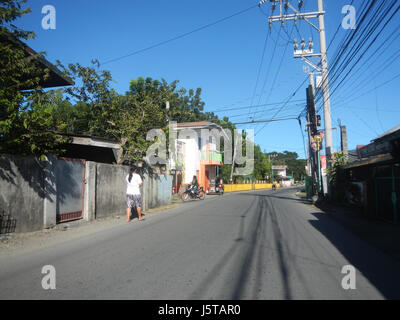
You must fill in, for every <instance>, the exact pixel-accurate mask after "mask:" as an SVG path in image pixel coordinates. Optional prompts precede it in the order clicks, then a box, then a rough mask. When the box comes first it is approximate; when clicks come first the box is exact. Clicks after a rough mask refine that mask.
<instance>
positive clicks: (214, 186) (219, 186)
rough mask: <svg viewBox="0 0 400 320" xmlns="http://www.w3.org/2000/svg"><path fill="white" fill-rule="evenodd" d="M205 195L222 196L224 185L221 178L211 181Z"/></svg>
mask: <svg viewBox="0 0 400 320" xmlns="http://www.w3.org/2000/svg"><path fill="white" fill-rule="evenodd" d="M207 194H219V195H223V194H224V183H223V180H222V178H220V179H218V178H217V179H211V181H210V187H209V188H208V189H207Z"/></svg>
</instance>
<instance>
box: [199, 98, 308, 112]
mask: <svg viewBox="0 0 400 320" xmlns="http://www.w3.org/2000/svg"><path fill="white" fill-rule="evenodd" d="M285 102H286V100H285V101H280V102H271V103H265V104H259V105H254V106H253V107H264V106H276V105H281V104H282V103H285ZM292 102H293V103H294V102H304V99H298V100H292ZM249 107H251V105H248V106H241V107H236V108H229V109H219V110H212V111H205V112H214V113H218V112H225V111H232V110H242V109H246V108H249Z"/></svg>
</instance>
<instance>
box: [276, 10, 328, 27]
mask: <svg viewBox="0 0 400 320" xmlns="http://www.w3.org/2000/svg"><path fill="white" fill-rule="evenodd" d="M324 14H325V11H318V12H309V13H307V12H306V13H294V14H285V15H280V16H271V17H269V18H268V21H269V23H270V24H271V23H272V22H276V21H291V20H294V21H297V20H299V19H303V20H304V21H306V22H307V23H308V24H309V25H311V26H312V27H313V28H314V29H315V30H317V31H318V32H320V31H321V30H320V29H319V28H318V27H317V26H316V25H315V24H313V23H312V22H311V21H310V20H308V19H315V18H318V17H319V16H321V15H324Z"/></svg>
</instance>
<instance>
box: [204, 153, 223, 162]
mask: <svg viewBox="0 0 400 320" xmlns="http://www.w3.org/2000/svg"><path fill="white" fill-rule="evenodd" d="M201 161H216V162H222V153H218V152H215V151H202V152H201Z"/></svg>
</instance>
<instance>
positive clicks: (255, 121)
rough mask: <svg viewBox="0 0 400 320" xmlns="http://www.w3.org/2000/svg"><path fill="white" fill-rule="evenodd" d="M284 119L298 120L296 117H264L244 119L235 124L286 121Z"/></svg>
mask: <svg viewBox="0 0 400 320" xmlns="http://www.w3.org/2000/svg"><path fill="white" fill-rule="evenodd" d="M286 120H298V118H295V117H292V118H279V119H265V120H252V121H245V122H237V123H234V124H235V125H236V124H252V123H261V122H267V123H269V122H277V121H286Z"/></svg>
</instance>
